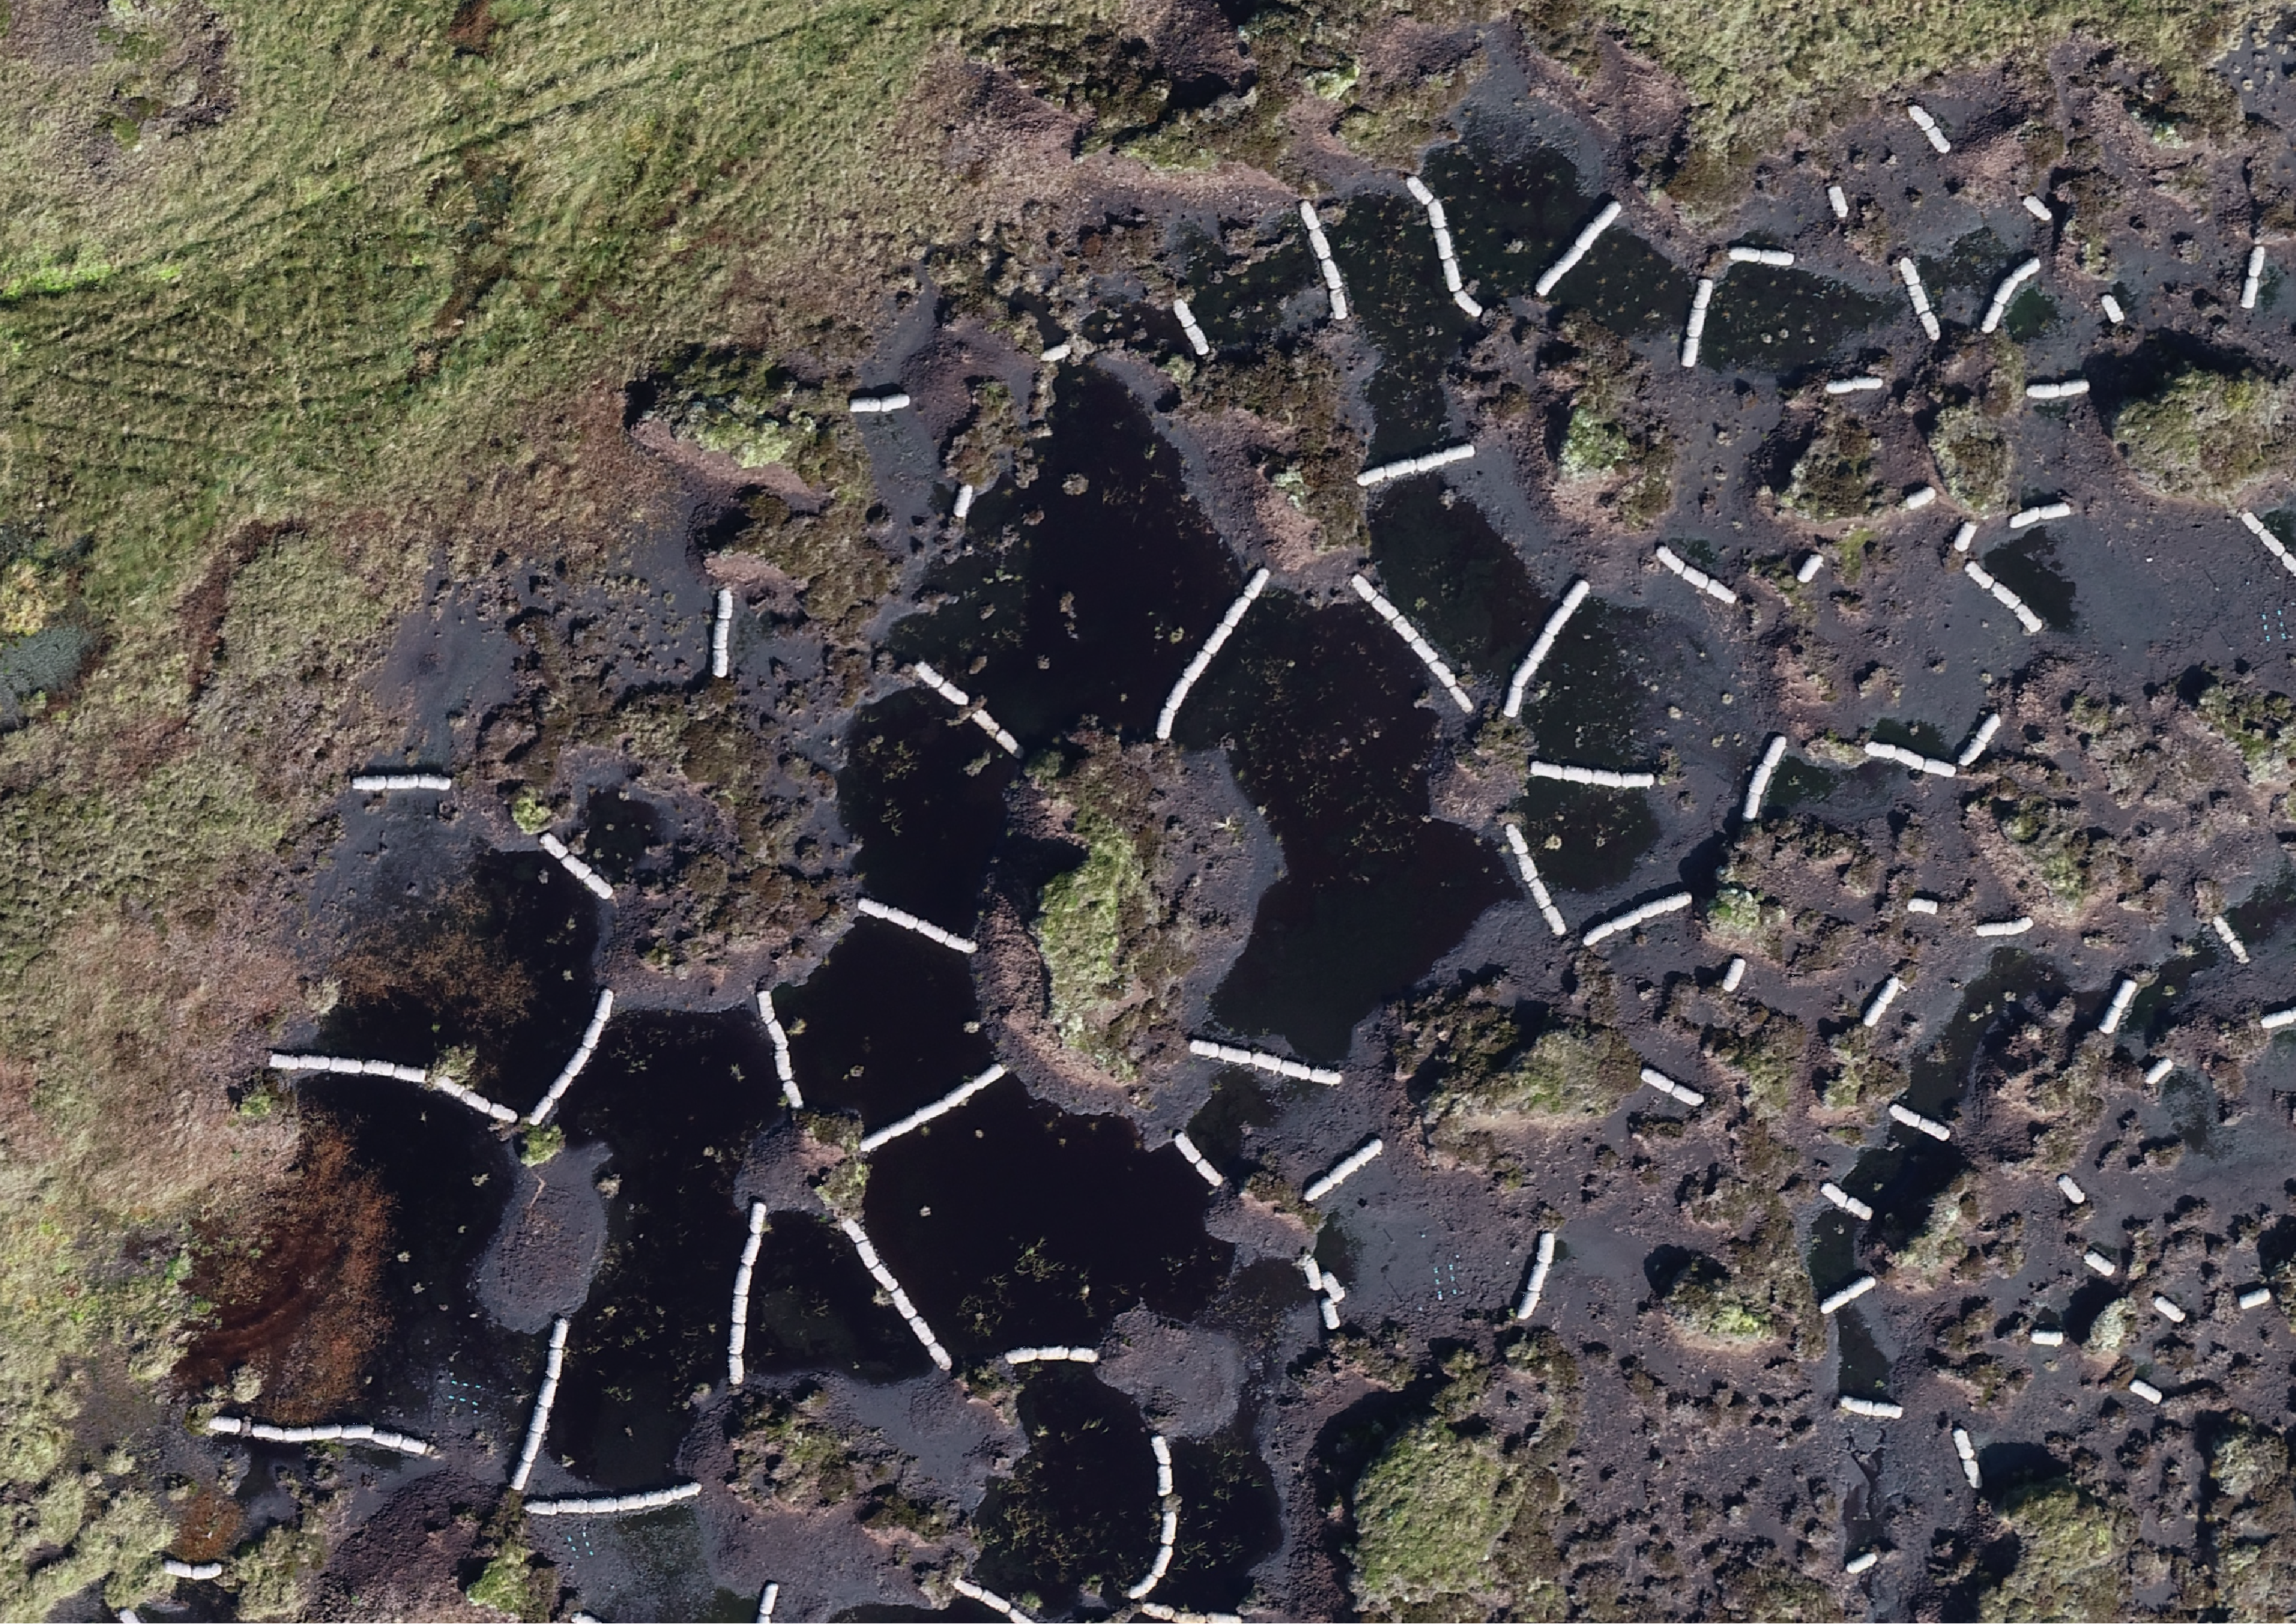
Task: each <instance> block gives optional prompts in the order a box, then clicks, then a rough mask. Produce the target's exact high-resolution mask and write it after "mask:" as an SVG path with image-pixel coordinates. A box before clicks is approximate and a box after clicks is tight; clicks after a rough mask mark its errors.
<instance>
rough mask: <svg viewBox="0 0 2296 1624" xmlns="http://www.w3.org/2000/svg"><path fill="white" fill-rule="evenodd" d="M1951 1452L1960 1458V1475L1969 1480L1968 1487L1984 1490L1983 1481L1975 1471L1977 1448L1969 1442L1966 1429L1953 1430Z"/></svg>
mask: <svg viewBox="0 0 2296 1624" xmlns="http://www.w3.org/2000/svg"><path fill="white" fill-rule="evenodd" d="M1953 1452H1954V1453H1955V1454H1956V1455H1957V1456H1960V1457H1961V1475H1962V1476H1964V1477H1965V1478H1967V1479H1968V1480H1969V1486H1970V1487H1971V1488H1972V1489H1982V1488H1984V1487H1985V1480H1984V1479H1983V1478H1982V1477H1981V1476H1980V1475H1979V1472H1978V1470H1977V1446H1976V1445H1975V1444H1973V1443H1972V1442H1970V1440H1969V1431H1968V1429H1967V1428H1965V1427H1956V1428H1954V1430H1953Z"/></svg>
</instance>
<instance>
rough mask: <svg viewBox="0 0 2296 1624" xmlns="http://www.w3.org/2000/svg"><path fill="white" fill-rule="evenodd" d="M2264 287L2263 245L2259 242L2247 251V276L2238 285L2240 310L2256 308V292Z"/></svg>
mask: <svg viewBox="0 0 2296 1624" xmlns="http://www.w3.org/2000/svg"><path fill="white" fill-rule="evenodd" d="M2263 285H2264V244H2263V243H2261V242H2259V243H2258V244H2257V245H2256V246H2255V247H2254V248H2251V249H2250V250H2248V275H2247V276H2246V277H2245V278H2243V280H2242V282H2241V284H2240V308H2242V309H2243V310H2253V309H2255V308H2256V295H2257V291H2258V290H2259V289H2260V288H2261V287H2263Z"/></svg>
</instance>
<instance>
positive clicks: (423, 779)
mask: <svg viewBox="0 0 2296 1624" xmlns="http://www.w3.org/2000/svg"><path fill="white" fill-rule="evenodd" d="M454 787H455V781H454V780H453V779H452V778H449V777H447V775H446V774H444V773H361V774H360V775H358V776H357V777H356V778H354V779H352V780H351V788H353V789H354V790H357V791H358V792H359V793H360V794H362V795H388V794H390V793H392V792H393V791H398V790H432V791H440V792H443V791H447V790H451V789H453V788H454Z"/></svg>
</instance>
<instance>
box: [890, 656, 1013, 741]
mask: <svg viewBox="0 0 2296 1624" xmlns="http://www.w3.org/2000/svg"><path fill="white" fill-rule="evenodd" d="M909 669H910V670H911V671H912V672H914V674H915V676H916V679H917V680H918V681H919V682H921V683H922V684H924V685H925V686H926V687H928V688H931V690H932V691H933V692H934V693H938V694H939V695H940V696H941V698H943V699H945V700H947V701H948V702H949V703H950V704H952V705H954V706H955V707H956V708H957V709H959V710H960V711H962V712H964V719H965V720H966V721H968V722H970V723H972V725H973V726H975V727H978V728H979V729H980V731H981V732H983V733H985V734H988V736H989V737H990V738H992V739H994V740H996V743H997V746H998V748H1000V749H1002V750H1004V752H1005V754H1006V755H1008V756H1017V755H1019V754H1020V753H1021V741H1020V740H1018V739H1016V738H1014V737H1013V735H1012V734H1009V733H1006V732H1005V730H1004V729H1003V728H1002V727H1000V726H997V725H996V718H995V717H993V716H991V715H989V714H988V706H986V705H980V706H976V705H974V704H973V702H972V695H971V694H969V693H966V692H965V691H964V689H962V688H960V687H958V686H957V685H955V683H953V682H951V681H949V680H948V678H947V677H943V676H942V675H941V674H940V673H939V671H936V670H935V669H933V668H932V667H931V666H929V665H927V664H926V663H925V662H924V661H923V660H918V661H917V662H916V664H914V665H913V666H911V667H910V668H909Z"/></svg>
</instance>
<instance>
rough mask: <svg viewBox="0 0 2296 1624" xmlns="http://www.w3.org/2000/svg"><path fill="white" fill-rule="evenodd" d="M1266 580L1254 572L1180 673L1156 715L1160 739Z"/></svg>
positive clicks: (1263, 573)
mask: <svg viewBox="0 0 2296 1624" xmlns="http://www.w3.org/2000/svg"><path fill="white" fill-rule="evenodd" d="M1266 590H1267V570H1265V569H1259V570H1253V571H1252V572H1251V579H1250V580H1248V581H1246V582H1245V583H1244V584H1243V591H1242V595H1240V596H1238V597H1237V599H1236V600H1235V602H1234V603H1231V604H1229V605H1228V606H1227V612H1226V614H1224V615H1222V616H1221V617H1220V619H1219V624H1218V626H1215V627H1212V635H1211V636H1209V637H1207V638H1205V639H1204V645H1203V647H1201V648H1200V649H1198V650H1197V651H1196V654H1195V658H1194V659H1193V660H1189V661H1188V665H1187V668H1186V669H1185V670H1184V671H1182V672H1181V673H1180V679H1179V681H1177V682H1176V683H1174V684H1173V685H1172V691H1171V693H1168V694H1166V695H1165V696H1164V708H1163V709H1161V710H1160V711H1158V712H1157V713H1156V736H1157V738H1159V739H1160V740H1162V739H1169V738H1170V737H1171V736H1172V724H1173V722H1174V721H1175V720H1177V718H1178V717H1179V714H1180V707H1181V706H1182V705H1183V704H1185V703H1186V702H1187V698H1188V690H1189V689H1191V688H1193V687H1194V686H1195V685H1196V682H1197V679H1198V678H1199V677H1202V676H1203V674H1204V673H1205V672H1206V671H1207V670H1210V668H1211V663H1212V660H1213V657H1214V656H1216V655H1217V654H1218V652H1220V650H1222V649H1223V648H1225V647H1226V646H1227V640H1228V639H1229V638H1230V637H1232V636H1234V635H1235V628H1236V627H1239V626H1241V625H1242V624H1243V616H1244V611H1246V610H1248V609H1250V608H1251V605H1252V603H1254V602H1255V601H1256V600H1257V599H1258V598H1259V595H1260V594H1261V593H1262V592H1264V591H1266Z"/></svg>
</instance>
